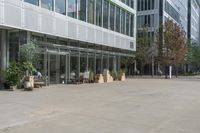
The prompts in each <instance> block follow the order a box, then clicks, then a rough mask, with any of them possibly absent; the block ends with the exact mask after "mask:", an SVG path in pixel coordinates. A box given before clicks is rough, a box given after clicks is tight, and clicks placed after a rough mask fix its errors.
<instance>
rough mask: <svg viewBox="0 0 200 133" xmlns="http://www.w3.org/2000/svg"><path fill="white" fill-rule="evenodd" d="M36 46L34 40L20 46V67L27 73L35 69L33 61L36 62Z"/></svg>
mask: <svg viewBox="0 0 200 133" xmlns="http://www.w3.org/2000/svg"><path fill="white" fill-rule="evenodd" d="M37 52H38V46H37V45H36V43H35V42H34V41H31V42H29V43H27V44H24V45H22V46H20V64H21V69H22V70H23V71H25V72H26V73H27V74H26V75H28V74H32V72H33V71H34V70H35V68H34V67H33V66H34V63H37V59H38V57H37Z"/></svg>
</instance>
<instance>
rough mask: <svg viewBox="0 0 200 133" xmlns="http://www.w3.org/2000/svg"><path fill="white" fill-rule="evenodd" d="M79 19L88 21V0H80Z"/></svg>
mask: <svg viewBox="0 0 200 133" xmlns="http://www.w3.org/2000/svg"><path fill="white" fill-rule="evenodd" d="M77 2H78V15H79V16H78V19H80V20H82V21H86V0H78V1H77Z"/></svg>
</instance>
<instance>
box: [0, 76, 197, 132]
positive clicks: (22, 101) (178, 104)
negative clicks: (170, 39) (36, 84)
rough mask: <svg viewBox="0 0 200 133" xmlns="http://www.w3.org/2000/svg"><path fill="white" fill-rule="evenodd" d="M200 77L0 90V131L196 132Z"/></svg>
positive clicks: (129, 80)
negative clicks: (27, 90) (33, 89)
mask: <svg viewBox="0 0 200 133" xmlns="http://www.w3.org/2000/svg"><path fill="white" fill-rule="evenodd" d="M199 132H200V79H197V78H196V79H195V78H194V79H172V80H165V79H128V80H126V81H125V82H114V83H108V84H85V85H57V86H50V87H45V88H42V89H38V90H35V91H33V92H24V91H15V92H9V91H0V133H199Z"/></svg>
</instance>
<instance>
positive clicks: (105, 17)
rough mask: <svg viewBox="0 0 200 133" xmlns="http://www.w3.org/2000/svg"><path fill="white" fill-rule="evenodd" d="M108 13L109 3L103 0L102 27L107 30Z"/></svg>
mask: <svg viewBox="0 0 200 133" xmlns="http://www.w3.org/2000/svg"><path fill="white" fill-rule="evenodd" d="M108 12H109V2H108V0H104V4H103V27H104V28H107V29H108Z"/></svg>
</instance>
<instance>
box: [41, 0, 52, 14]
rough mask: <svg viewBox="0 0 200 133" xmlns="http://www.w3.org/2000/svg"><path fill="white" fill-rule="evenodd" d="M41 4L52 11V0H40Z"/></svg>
mask: <svg viewBox="0 0 200 133" xmlns="http://www.w3.org/2000/svg"><path fill="white" fill-rule="evenodd" d="M41 6H42V7H43V8H46V9H49V10H51V11H53V0H41Z"/></svg>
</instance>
